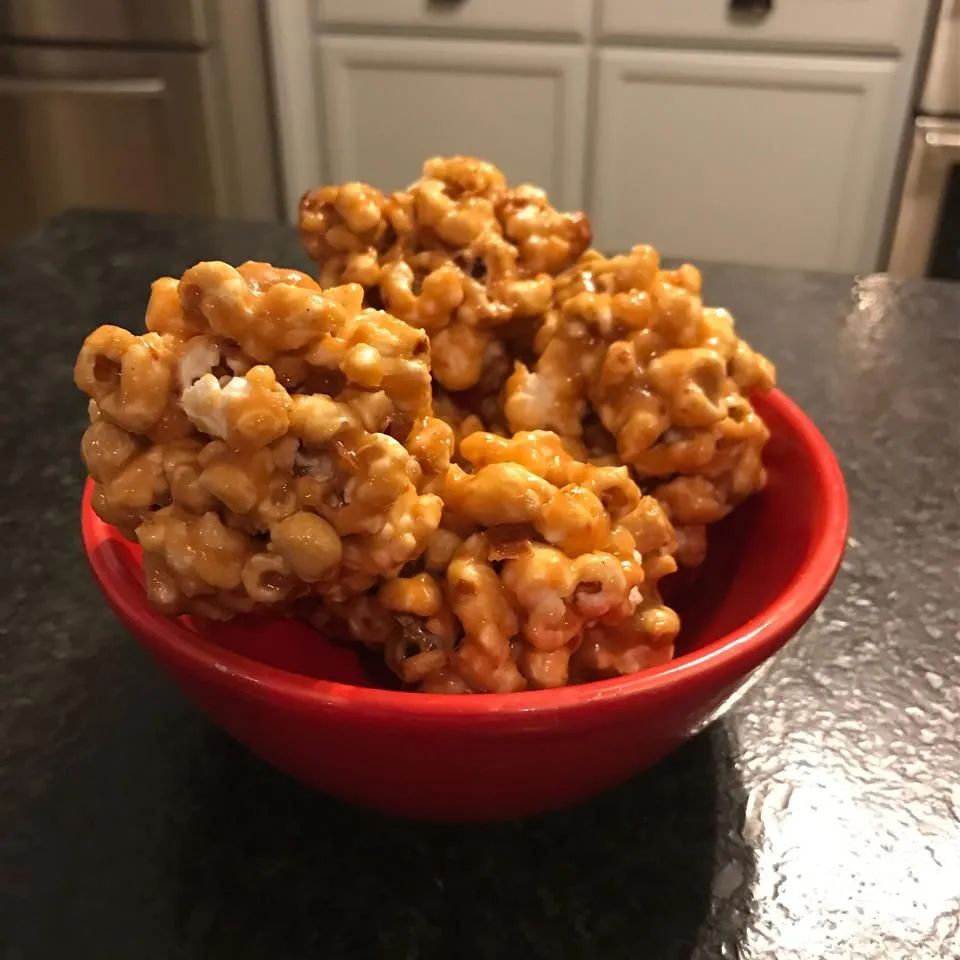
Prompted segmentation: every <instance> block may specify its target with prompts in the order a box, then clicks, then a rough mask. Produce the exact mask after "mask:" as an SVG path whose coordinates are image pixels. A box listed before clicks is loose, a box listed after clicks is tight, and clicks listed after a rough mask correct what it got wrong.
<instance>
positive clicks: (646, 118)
mask: <svg viewBox="0 0 960 960" xmlns="http://www.w3.org/2000/svg"><path fill="white" fill-rule="evenodd" d="M904 69H905V67H904V63H903V61H899V60H895V59H886V58H883V59H881V58H866V57H858V58H853V57H849V58H847V57H816V56H806V55H804V56H797V55H794V56H788V55H783V56H774V55H767V54H750V53H736V52H724V53H713V52H702V51H658V50H649V49H635V50H602V51H601V52H600V53H599V83H598V99H597V117H596V135H595V137H594V139H593V144H592V148H593V158H592V164H591V170H592V181H591V184H590V190H589V193H588V202H589V204H590V208H591V213H592V214H593V223H594V233H595V244H596V245H597V246H599V247H601V248H603V249H612V250H618V249H624V248H628V247H629V246H630V245H631V244H633V243H637V242H641V241H643V242H650V243H653V244H654V245H656V246H657V247H658V248H659V249H661V250H662V251H663V252H664V253H665V254H667V255H677V256H683V257H689V258H691V259H693V260H694V261H696V260H698V259H703V260H722V261H730V262H741V263H755V264H766V265H774V266H787V267H805V268H811V269H817V268H823V269H833V270H871V269H874V268H875V267H876V261H877V257H878V253H879V248H880V242H881V237H882V231H883V228H884V221H885V217H886V212H887V206H888V202H889V193H890V184H891V181H892V179H893V176H894V167H895V163H896V158H897V154H898V142H899V138H900V135H901V127H902V124H903V121H904V117H905V116H906V112H907V97H908V95H909V87H910V84H909V78H908V77H905V76H903V73H902V71H903V70H904Z"/></svg>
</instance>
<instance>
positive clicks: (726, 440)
mask: <svg viewBox="0 0 960 960" xmlns="http://www.w3.org/2000/svg"><path fill="white" fill-rule="evenodd" d="M700 292H701V278H700V273H699V271H698V270H697V269H696V268H695V267H692V266H690V265H689V264H684V265H683V266H681V267H679V268H678V269H676V270H663V269H661V268H660V263H659V257H658V255H657V253H656V251H655V250H654V249H653V248H652V247H648V246H637V247H634V248H633V250H632V251H631V252H630V253H629V254H627V255H624V256H618V257H613V258H609V259H608V258H605V257H603V256H601V255H599V254H598V253H596V252H595V251H589V252H588V253H587V254H585V255H584V257H583V258H582V259H581V260H580V262H578V263H577V264H576V265H575V266H574V267H573V268H571V269H570V270H568V271H566V272H565V273H564V274H562V275H561V276H559V277H558V278H557V280H556V288H555V297H554V306H553V307H552V309H551V311H550V312H549V314H548V315H547V317H546V319H545V321H544V323H543V325H542V326H541V328H540V330H539V331H538V334H537V341H536V345H535V346H536V349H537V351H538V353H539V356H538V357H537V360H536V362H535V363H534V364H533V365H532V366H528V365H526V364H524V363H522V362H518V363H517V364H516V366H515V369H514V372H513V373H512V374H511V376H510V378H509V379H508V381H507V383H506V388H505V391H504V413H505V417H506V420H507V424H508V426H509V428H510V429H511V430H530V429H534V428H547V429H553V430H556V431H557V432H558V433H559V434H560V435H561V436H563V437H564V438H567V440H568V442H570V443H574V444H576V443H579V444H583V445H585V449H586V450H587V452H588V455H589V456H591V458H593V459H596V458H602V457H605V456H609V455H610V453H612V452H615V454H616V457H617V459H618V460H619V462H622V463H625V464H627V465H629V466H630V467H631V469H632V470H633V472H634V474H635V475H636V476H637V478H638V479H639V480H640V481H641V483H643V484H644V486H645V488H646V489H649V490H651V491H652V493H653V494H654V495H655V496H656V497H657V498H658V499H659V500H660V501H661V502H662V503H663V504H664V505H665V506H666V507H667V509H668V511H669V512H670V515H671V517H672V519H673V521H674V523H675V524H676V525H677V527H678V530H679V531H680V539H681V550H680V557H681V560H682V561H683V562H685V563H690V564H695V563H698V562H699V561H700V560H702V557H703V551H704V549H705V536H704V531H703V525H704V524H708V523H713V522H714V521H716V520H719V519H720V518H722V517H723V516H725V515H726V514H727V513H728V512H729V511H730V510H731V509H732V507H733V506H735V505H736V504H737V503H739V502H740V501H742V500H743V499H744V498H745V497H747V496H748V495H750V494H751V493H753V492H755V491H757V490H759V489H762V487H763V485H764V483H765V480H766V475H765V473H764V469H763V464H762V461H761V450H762V448H763V445H764V444H765V443H766V440H767V437H768V431H767V428H766V426H765V424H764V423H763V421H762V420H761V418H760V417H759V416H758V415H757V414H756V412H755V411H754V409H753V407H752V405H751V403H750V400H749V394H750V393H751V392H753V391H765V390H769V389H770V388H771V387H772V386H773V383H774V369H773V365H772V364H771V363H770V362H769V361H768V360H767V359H766V358H765V357H762V356H760V355H759V354H757V353H755V352H754V351H753V350H751V349H750V347H749V346H748V345H747V344H746V343H745V342H744V341H743V340H741V339H740V338H739V337H737V335H736V333H735V331H734V325H733V318H732V317H731V316H730V314H729V313H727V312H726V311H725V310H722V309H716V308H710V307H704V306H703V303H702V300H701V297H700Z"/></svg>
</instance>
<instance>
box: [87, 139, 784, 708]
mask: <svg viewBox="0 0 960 960" xmlns="http://www.w3.org/2000/svg"><path fill="white" fill-rule="evenodd" d="M300 232H301V236H302V238H303V242H304V245H305V247H306V250H307V252H308V254H309V255H310V257H311V258H312V259H313V260H314V261H315V262H316V264H317V269H318V280H319V282H318V280H314V279H313V278H311V277H309V276H307V275H306V274H303V273H300V272H299V271H296V270H288V269H281V268H277V267H274V266H271V265H270V264H265V263H245V264H242V265H241V266H239V267H237V268H234V267H231V266H229V265H228V264H225V263H219V262H207V263H198V264H196V265H195V266H193V267H191V268H190V269H189V270H187V271H186V272H185V273H184V274H183V276H182V277H181V278H180V279H179V280H177V279H174V278H171V277H164V278H161V279H159V280H157V281H156V282H155V283H154V284H153V287H152V291H151V295H150V300H149V303H148V306H147V311H146V324H145V326H146V330H145V331H144V332H143V333H140V334H135V333H131V332H130V331H128V330H126V329H123V328H121V327H116V326H109V325H108V326H103V327H100V328H99V329H98V330H95V331H94V332H93V333H91V334H90V336H89V337H88V338H87V339H86V341H85V342H84V344H83V347H82V349H81V351H80V355H79V357H78V358H77V363H76V368H75V379H76V383H77V385H78V386H79V387H80V389H81V390H82V391H83V392H84V393H86V394H87V396H88V397H89V414H90V425H89V427H88V428H87V430H86V432H85V433H84V436H83V440H82V444H81V449H82V455H83V459H84V462H85V463H86V465H87V470H88V472H89V474H90V477H91V479H92V481H93V495H92V505H93V508H94V510H95V511H96V512H97V514H98V515H99V516H100V517H101V518H103V519H104V520H105V521H107V522H108V523H111V524H113V525H114V526H116V527H117V529H118V530H120V531H121V532H122V533H123V534H124V535H125V536H127V537H128V538H130V539H132V540H135V541H136V542H138V543H139V545H140V546H141V547H142V551H143V565H144V578H145V585H146V592H147V596H148V599H149V601H150V602H151V603H152V604H153V605H154V606H155V607H156V608H157V609H159V610H161V611H163V612H164V613H166V614H168V615H170V616H178V615H181V614H190V615H193V616H197V617H205V618H211V619H226V618H230V617H234V616H237V615H244V614H251V613H259V614H265V613H266V614H270V615H277V616H301V617H304V618H305V619H307V620H308V622H310V623H312V624H314V625H315V626H316V627H318V628H319V629H321V630H322V631H324V632H325V633H327V634H329V635H331V636H334V637H338V638H343V639H344V640H350V641H354V642H358V643H360V644H363V645H364V646H366V647H368V648H369V649H371V650H373V651H376V653H377V654H378V655H379V656H382V658H383V661H384V662H385V663H386V665H387V666H388V667H389V669H390V670H391V671H392V672H393V673H394V674H395V675H396V676H397V677H398V678H399V680H400V681H401V682H402V683H403V684H404V685H406V686H408V687H411V688H415V689H419V690H424V691H429V692H445V693H471V692H510V691H516V690H524V689H537V688H550V687H557V686H562V685H564V684H568V683H576V682H583V681H588V680H592V679H598V678H603V677H612V676H617V675H620V674H626V673H632V672H636V671H638V670H642V669H645V668H647V667H650V666H655V665H657V664H660V663H663V662H665V661H667V660H669V659H670V658H671V656H672V655H673V645H674V640H675V638H676V636H677V633H678V631H679V629H680V622H679V619H678V617H677V614H676V613H675V612H674V611H673V610H672V609H670V608H669V607H668V606H666V605H665V604H664V603H663V600H662V598H661V594H660V589H659V586H660V581H661V579H662V578H663V577H665V576H668V575H669V574H671V573H673V572H674V571H675V570H676V569H677V566H678V563H679V564H685V565H695V564H697V563H699V562H701V561H702V560H703V557H704V554H705V552H706V550H707V527H708V525H709V524H712V523H714V522H716V521H717V520H719V519H721V518H722V517H724V516H725V515H726V514H727V513H729V511H730V510H731V509H733V508H734V507H735V506H736V504H738V503H739V502H740V501H742V500H743V499H744V498H746V497H747V496H749V495H750V494H752V493H754V492H755V491H757V490H759V489H761V488H762V487H763V485H764V483H765V479H766V475H765V471H764V467H763V463H762V456H761V455H762V449H763V446H764V443H765V442H766V440H767V437H768V431H767V428H766V426H765V424H764V423H763V421H762V419H761V418H760V417H759V415H758V414H757V413H756V411H755V410H754V408H753V406H752V404H751V402H750V396H751V394H752V393H753V392H756V391H764V390H768V389H770V388H771V387H772V386H773V382H774V370H773V366H772V365H771V364H770V362H769V361H768V360H766V359H765V358H764V357H762V356H760V355H759V354H757V353H755V352H754V351H753V350H752V349H751V348H750V347H749V346H748V345H747V344H746V343H745V342H744V341H743V340H742V339H740V338H739V337H738V336H737V334H736V331H735V329H734V323H733V318H732V317H731V316H730V315H729V314H728V313H727V312H726V311H725V310H722V309H719V308H711V307H704V305H703V302H702V299H701V286H702V284H701V277H700V274H699V272H698V271H697V270H696V268H695V267H692V266H690V265H689V264H684V265H682V266H681V267H679V268H677V269H675V270H667V269H664V268H663V267H662V266H661V264H660V259H659V256H658V255H657V253H656V251H655V250H654V249H653V248H652V247H649V246H636V247H634V248H633V249H632V250H631V251H630V252H629V253H627V254H624V255H620V256H614V257H605V256H603V255H601V254H600V253H598V252H597V251H595V250H589V249H587V248H588V245H589V242H590V238H591V233H590V226H589V222H588V221H587V218H586V217H585V216H584V215H583V214H580V213H573V214H571V213H563V212H560V211H557V210H556V209H554V208H553V207H552V206H551V205H550V203H549V202H548V200H547V197H546V195H545V193H544V192H543V191H542V190H540V189H539V188H537V187H534V186H531V185H526V184H524V185H520V186H516V187H510V186H508V184H507V182H506V180H505V178H504V176H503V174H502V173H501V172H500V171H499V170H498V169H497V168H496V167H494V166H493V165H492V164H489V163H485V162H483V161H480V160H476V159H473V158H470V157H434V158H432V159H430V160H427V162H426V163H425V164H424V167H423V174H422V176H421V177H420V179H418V180H417V181H416V182H415V183H413V184H411V186H410V187H408V188H407V189H406V190H404V191H398V192H396V193H393V194H391V195H389V196H387V195H384V194H382V193H381V192H380V191H378V190H377V189H376V188H374V187H372V186H369V185H367V184H363V183H345V184H341V185H339V186H328V187H321V188H318V189H316V190H313V191H311V192H309V193H308V194H307V195H306V196H305V197H304V198H303V200H302V202H301V207H300Z"/></svg>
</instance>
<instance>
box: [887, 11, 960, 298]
mask: <svg viewBox="0 0 960 960" xmlns="http://www.w3.org/2000/svg"><path fill="white" fill-rule="evenodd" d="M888 269H889V272H890V273H892V274H893V275H895V276H898V277H923V276H926V277H939V278H941V279H946V280H960V0H942V2H941V6H940V12H939V16H938V19H937V24H936V30H935V33H934V37H933V45H932V47H931V52H930V63H929V67H928V68H927V75H926V81H925V83H924V86H923V93H922V96H921V98H920V105H919V114H918V116H917V117H916V119H915V120H914V129H913V140H912V144H911V147H910V154H909V159H908V162H907V169H906V175H905V177H904V184H903V195H902V197H901V200H900V208H899V212H898V214H897V219H896V225H895V227H894V231H893V241H892V245H891V251H890V263H889V267H888Z"/></svg>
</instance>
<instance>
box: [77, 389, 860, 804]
mask: <svg viewBox="0 0 960 960" xmlns="http://www.w3.org/2000/svg"><path fill="white" fill-rule="evenodd" d="M757 406H758V408H759V410H760V412H761V413H762V415H763V417H764V419H765V420H766V421H767V423H768V425H769V426H770V430H771V439H770V443H769V444H768V446H767V448H766V453H765V462H766V464H767V466H768V469H769V476H770V479H769V484H768V485H767V488H766V489H765V490H764V491H763V493H762V494H760V495H758V496H756V497H754V498H752V499H751V500H750V501H748V502H747V503H746V504H744V505H743V506H741V507H740V508H739V509H737V510H736V511H734V513H733V514H732V515H731V516H730V517H729V518H728V519H727V520H725V521H724V522H723V523H721V524H718V525H717V526H716V527H714V528H713V530H712V531H711V542H710V551H709V553H708V559H707V561H706V563H705V564H704V566H703V567H702V568H701V570H700V571H699V572H698V576H697V578H696V581H695V583H694V584H693V585H692V586H688V588H687V589H686V590H684V591H681V593H680V595H679V596H678V597H675V598H674V601H673V602H674V603H675V604H676V606H677V607H678V609H679V611H680V613H681V616H682V618H683V623H684V626H683V630H682V632H681V643H680V646H679V656H678V657H677V658H676V659H675V660H673V661H671V662H670V663H668V664H665V665H663V666H661V667H657V668H654V669H650V670H646V671H643V672H642V673H638V674H634V675H631V676H627V677H618V678H616V679H613V680H602V681H597V682H595V683H587V684H583V685H581V686H573V687H565V688H563V689H560V690H536V691H529V692H525V693H506V694H485V695H477V696H449V695H443V694H426V693H409V692H404V691H399V690H389V689H383V688H381V687H378V686H376V685H375V684H376V683H377V679H376V678H375V677H373V676H371V675H370V674H369V673H368V672H367V670H366V669H365V667H364V662H363V661H362V660H361V658H360V657H359V656H358V655H357V653H356V652H355V651H353V650H352V649H350V648H346V647H343V646H338V645H334V644H330V643H328V642H326V641H325V640H324V638H323V637H322V636H319V635H318V634H317V633H316V632H315V631H314V630H312V629H310V628H309V627H307V626H305V625H304V624H301V623H299V622H296V621H266V620H253V621H251V620H246V621H234V622H231V623H228V624H210V623H202V624H201V623H193V622H191V621H189V620H188V619H187V618H182V619H180V620H168V619H166V618H165V617H163V616H161V615H160V614H158V613H156V612H155V611H153V610H152V609H151V608H150V607H149V606H147V603H146V599H145V595H144V590H143V586H142V583H141V563H140V556H139V550H138V548H136V547H134V546H133V545H131V544H130V543H128V542H127V541H125V540H124V539H122V538H121V537H120V536H119V534H118V533H117V532H116V531H115V530H114V529H113V528H112V527H110V526H109V525H108V524H105V523H104V522H103V521H101V520H100V519H99V518H98V517H97V516H96V515H95V514H94V513H93V510H92V509H91V507H90V485H89V484H88V486H87V489H86V490H85V492H84V497H83V508H82V524H83V540H84V546H85V548H86V551H87V556H88V558H89V560H90V565H91V567H92V568H93V572H94V575H95V577H96V579H97V581H98V583H99V584H100V587H101V589H102V590H103V593H104V595H105V596H106V598H107V600H108V602H109V603H110V606H111V607H112V608H113V610H114V612H115V613H116V614H117V616H118V617H119V618H120V619H121V620H122V621H123V622H124V623H125V624H126V625H127V627H129V628H130V630H132V631H133V633H134V634H135V635H136V636H137V637H138V638H139V640H140V642H141V643H142V644H143V645H144V646H145V647H146V648H147V650H149V651H150V653H151V654H152V655H153V656H154V657H155V658H156V659H157V660H158V661H159V663H160V664H161V666H163V667H164V668H165V669H166V670H168V671H169V672H170V674H171V675H172V676H173V677H174V679H175V680H176V681H177V683H179V685H180V686H181V687H182V688H183V690H184V691H185V692H186V694H187V696H188V697H190V698H191V699H193V700H195V701H196V703H197V704H198V705H199V706H200V707H201V709H203V710H204V711H205V712H206V713H207V714H208V715H209V716H210V717H211V718H212V719H213V720H214V722H215V723H217V724H219V725H220V726H221V727H223V728H224V729H225V730H227V731H228V732H229V733H230V734H232V735H233V736H234V737H236V739H238V740H240V741H241V742H242V743H245V744H247V746H249V747H250V748H251V749H252V750H254V751H255V752H256V753H258V754H259V755H260V756H261V757H263V758H264V759H266V760H268V761H269V762H270V763H273V764H275V765H276V766H277V767H279V768H280V769H282V770H285V771H287V772H288V773H290V774H292V775H293V776H295V777H297V778H299V779H300V780H302V781H304V782H305V783H308V784H310V785H311V786H313V787H316V788H317V789H319V790H323V791H326V792H328V793H331V794H335V795H336V796H338V797H342V798H344V799H346V800H349V801H353V802H356V803H360V804H363V805H365V806H369V807H374V808H377V809H380V810H383V811H387V812H390V813H396V814H402V815H407V816H412V817H418V818H424V819H431V820H443V821H468V820H490V819H499V818H505V817H514V816H519V815H522V814H529V813H535V812H538V811H543V810H548V809H553V808H556V807H561V806H564V805H566V804H569V803H572V802H575V801H578V800H583V799H584V798H586V797H589V796H592V795H593V794H596V793H598V792H599V791H601V790H603V789H605V788H607V787H610V786H612V785H613V784H616V783H618V782H621V781H623V780H625V779H627V778H628V777H630V776H631V775H632V774H634V773H637V772H638V771H640V770H642V769H643V768H645V767H647V766H649V765H650V764H652V763H654V762H655V761H657V760H659V759H660V758H661V757H663V756H664V755H665V754H667V753H668V752H669V751H671V750H673V749H674V748H675V747H676V746H678V745H679V744H680V743H682V742H683V741H684V740H685V739H687V738H688V737H689V736H691V735H692V734H693V733H695V732H696V731H697V730H699V729H701V728H702V727H703V725H704V724H705V723H707V722H709V721H710V720H712V719H713V718H715V717H716V716H718V715H719V713H720V712H721V711H722V710H723V709H724V708H725V707H726V706H727V705H729V703H730V702H731V701H732V699H733V698H734V696H735V695H736V694H737V693H739V692H740V691H741V690H742V689H743V688H744V685H745V684H746V683H747V681H748V680H749V679H750V678H751V677H752V676H753V675H754V672H755V671H756V670H757V668H758V667H759V666H760V665H761V664H762V663H763V662H764V661H765V660H767V659H768V658H769V657H770V656H771V655H772V654H773V653H774V652H776V651H777V650H778V649H779V648H780V647H782V646H783V645H784V644H785V643H786V642H787V640H789V639H790V638H791V637H792V636H793V635H794V634H795V633H796V632H797V630H798V629H799V628H800V626H801V625H802V624H803V623H804V622H805V621H806V620H807V618H808V617H809V616H810V615H811V613H813V611H814V609H815V608H816V607H817V605H818V604H819V603H820V601H821V599H822V598H823V596H824V594H825V593H826V591H827V589H828V587H829V586H830V583H831V581H832V579H833V577H834V574H835V573H836V570H837V567H838V566H839V563H840V557H841V554H842V553H843V547H844V544H845V541H846V529H847V497H846V490H845V488H844V484H843V476H842V474H841V473H840V469H839V467H838V466H837V462H836V459H835V458H834V456H833V453H832V452H831V450H830V448H829V446H828V445H827V442H826V441H825V440H824V438H823V436H822V435H821V434H820V432H819V431H818V430H817V428H816V427H815V426H814V425H813V423H811V421H810V420H809V419H808V418H807V417H806V416H805V415H804V414H803V413H802V412H801V410H800V409H799V408H798V407H797V406H796V405H795V404H794V403H793V402H792V401H791V400H789V399H788V398H787V397H786V396H784V395H783V394H782V393H780V392H779V391H773V392H772V393H771V394H769V395H768V396H766V397H764V398H761V399H759V400H758V402H757Z"/></svg>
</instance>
